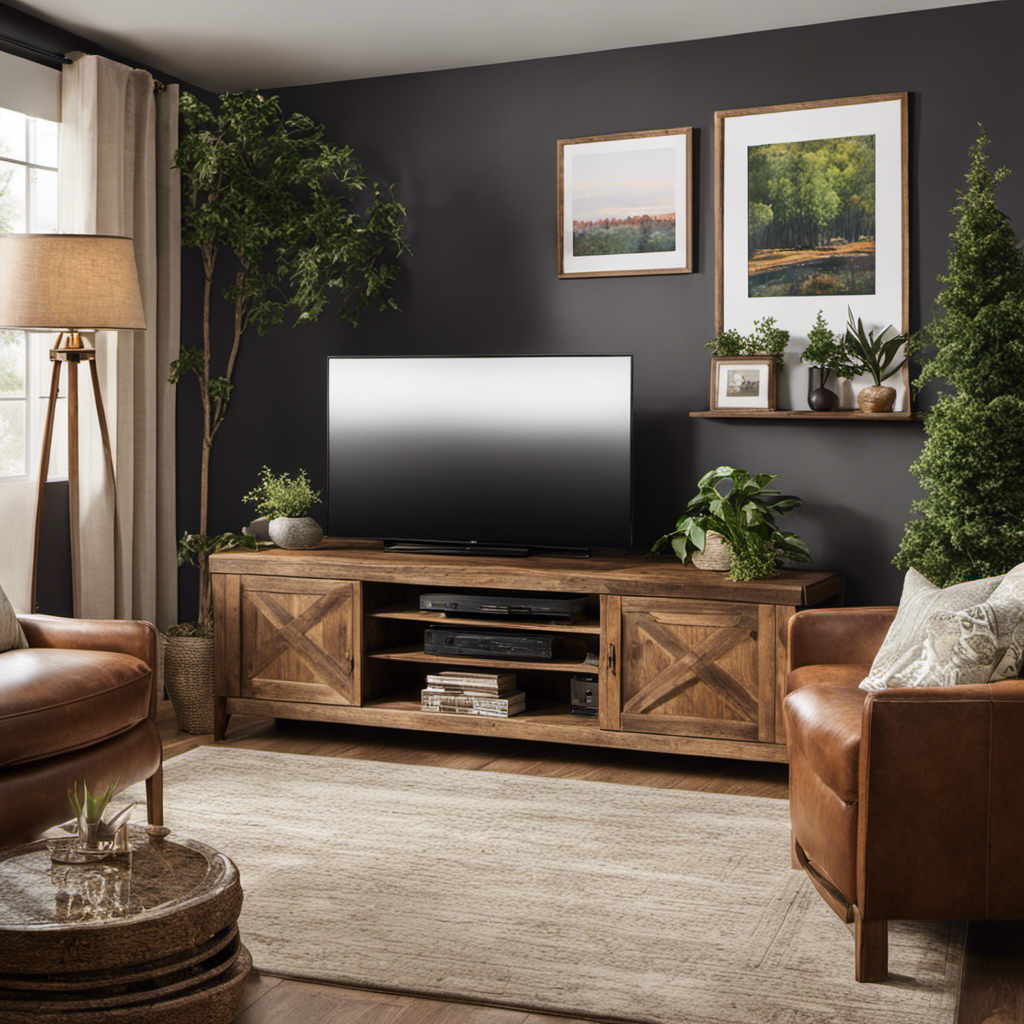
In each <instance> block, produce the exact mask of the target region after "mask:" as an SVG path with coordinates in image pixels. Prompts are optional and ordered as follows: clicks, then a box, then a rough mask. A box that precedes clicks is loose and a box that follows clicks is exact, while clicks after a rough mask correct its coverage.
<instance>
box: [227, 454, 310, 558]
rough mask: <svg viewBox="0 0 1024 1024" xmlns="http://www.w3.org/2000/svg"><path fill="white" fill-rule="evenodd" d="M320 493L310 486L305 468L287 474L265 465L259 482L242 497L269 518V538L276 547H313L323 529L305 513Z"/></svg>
mask: <svg viewBox="0 0 1024 1024" xmlns="http://www.w3.org/2000/svg"><path fill="white" fill-rule="evenodd" d="M320 494H321V492H320V491H314V490H313V487H312V485H311V484H310V482H309V477H308V476H307V475H306V471H305V470H304V469H303V470H300V471H299V473H298V474H297V475H296V476H289V475H288V474H287V473H278V474H274V473H272V472H271V471H270V469H269V468H268V467H267V466H264V467H263V469H262V470H261V471H260V482H259V483H258V484H257V485H256V487H254V488H253V489H252V490H251V491H250V492H249V493H248V494H247V495H246V496H245V498H244V499H243V500H244V501H247V502H249V503H250V504H252V505H253V506H254V507H255V509H256V513H257V514H258V515H261V516H266V517H267V518H268V519H269V520H270V523H269V526H268V529H269V531H270V539H271V540H272V541H273V542H274V543H275V544H276V545H277V546H278V547H279V548H315V547H316V546H317V544H319V543H320V541H322V540H323V538H324V531H323V530H322V529H321V528H320V526H319V524H318V523H317V522H316V520H314V519H311V518H310V517H309V516H308V515H307V514H306V513H307V512H309V510H310V509H311V508H312V507H313V506H314V505H315V504H316V503H317V502H318V501H319V500H320Z"/></svg>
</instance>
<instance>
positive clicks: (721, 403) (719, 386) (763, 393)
mask: <svg viewBox="0 0 1024 1024" xmlns="http://www.w3.org/2000/svg"><path fill="white" fill-rule="evenodd" d="M735 370H742V371H743V372H746V373H755V374H757V376H758V387H757V394H756V395H736V396H731V395H729V394H728V380H729V374H730V372H733V371H735ZM717 372H718V380H716V381H715V391H716V396H717V397H716V401H717V405H718V408H719V409H767V408H768V367H767V366H766V365H765V364H764V363H719V364H718V366H717Z"/></svg>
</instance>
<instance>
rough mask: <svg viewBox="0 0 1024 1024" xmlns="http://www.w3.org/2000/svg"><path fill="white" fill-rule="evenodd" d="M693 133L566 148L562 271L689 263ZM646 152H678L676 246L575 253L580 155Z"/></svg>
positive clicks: (658, 267) (576, 144) (651, 267)
mask: <svg viewBox="0 0 1024 1024" xmlns="http://www.w3.org/2000/svg"><path fill="white" fill-rule="evenodd" d="M689 138H690V136H689V133H687V132H681V133H679V134H675V135H654V136H648V137H646V138H638V139H603V140H601V141H600V142H573V143H566V144H565V146H563V148H562V184H563V199H562V240H563V249H562V271H563V273H566V274H580V273H595V272H600V271H622V270H670V269H674V268H676V267H682V266H685V265H686V264H687V262H688V256H689V253H688V250H687V246H688V245H689V241H690V240H689V238H688V237H687V235H688V231H687V224H688V223H689V210H688V207H689V203H690V197H689V196H688V195H687V189H686V182H687V173H686V169H687V166H688V162H689V160H690V153H689ZM642 149H675V151H676V161H675V191H676V211H675V214H676V247H675V249H673V250H668V251H666V252H633V253H616V254H613V255H609V256H574V255H573V254H572V225H573V221H574V220H575V219H576V218H575V217H574V216H573V165H574V163H575V160H576V157H577V156H584V155H588V154H592V153H617V152H627V151H635V150H642Z"/></svg>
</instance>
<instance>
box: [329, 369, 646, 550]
mask: <svg viewBox="0 0 1024 1024" xmlns="http://www.w3.org/2000/svg"><path fill="white" fill-rule="evenodd" d="M329 363H330V367H329V375H328V377H329V403H328V404H329V421H330V422H329V478H328V480H329V482H328V499H329V509H328V515H329V533H330V534H331V535H332V536H335V537H373V538H381V539H383V540H385V541H418V542H424V543H428V544H452V545H484V546H489V545H513V546H519V547H527V548H531V549H533V548H595V547H605V548H626V547H629V546H630V544H631V541H632V521H631V491H630V486H631V480H630V469H631V467H630V449H631V428H632V396H633V388H632V377H633V367H632V357H631V356H479V357H465V356H462V357H419V358H416V357H411V358H405V357H391V358H339V359H331V360H330V361H329Z"/></svg>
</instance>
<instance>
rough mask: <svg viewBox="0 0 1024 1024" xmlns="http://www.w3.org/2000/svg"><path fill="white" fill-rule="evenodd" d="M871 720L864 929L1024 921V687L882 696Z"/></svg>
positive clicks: (862, 826)
mask: <svg viewBox="0 0 1024 1024" xmlns="http://www.w3.org/2000/svg"><path fill="white" fill-rule="evenodd" d="M863 716H864V717H863V722H862V731H861V748H860V764H859V780H858V793H859V797H860V800H859V803H860V808H859V820H858V842H857V848H858V853H857V895H858V905H859V907H860V908H861V912H862V913H863V915H864V917H865V919H871V918H875V919H879V918H881V919H886V918H942V919H956V918H960V919H971V918H985V917H1013V916H1015V915H1018V914H1024V879H1022V877H1021V873H1020V870H1019V856H1020V850H1021V849H1022V848H1024V814H1022V812H1021V810H1020V809H1021V807H1024V745H1022V744H1021V740H1020V737H1021V736H1022V735H1024V681H1022V680H1019V679H1014V680H1005V681H1002V682H997V683H991V684H989V683H984V684H979V685H970V686H954V687H921V688H907V689H904V688H899V689H891V690H879V691H876V692H872V693H869V694H868V696H867V698H866V700H865V703H864V712H863Z"/></svg>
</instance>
